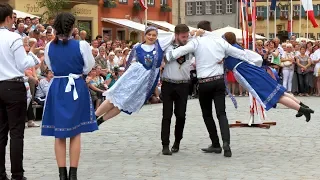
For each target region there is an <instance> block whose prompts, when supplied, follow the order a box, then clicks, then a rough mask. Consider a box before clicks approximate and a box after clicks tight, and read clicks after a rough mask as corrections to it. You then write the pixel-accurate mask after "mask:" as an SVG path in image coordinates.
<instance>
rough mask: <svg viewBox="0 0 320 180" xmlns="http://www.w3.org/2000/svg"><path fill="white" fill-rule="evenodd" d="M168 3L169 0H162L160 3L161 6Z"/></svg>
mask: <svg viewBox="0 0 320 180" xmlns="http://www.w3.org/2000/svg"><path fill="white" fill-rule="evenodd" d="M166 4H168V3H167V0H160V5H161V6H163V5H166Z"/></svg>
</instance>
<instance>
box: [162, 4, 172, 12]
mask: <svg viewBox="0 0 320 180" xmlns="http://www.w3.org/2000/svg"><path fill="white" fill-rule="evenodd" d="M160 11H161V12H171V7H170V6H169V5H168V4H164V5H162V6H161V8H160Z"/></svg>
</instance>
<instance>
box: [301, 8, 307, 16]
mask: <svg viewBox="0 0 320 180" xmlns="http://www.w3.org/2000/svg"><path fill="white" fill-rule="evenodd" d="M301 17H306V10H304V8H303V6H301Z"/></svg>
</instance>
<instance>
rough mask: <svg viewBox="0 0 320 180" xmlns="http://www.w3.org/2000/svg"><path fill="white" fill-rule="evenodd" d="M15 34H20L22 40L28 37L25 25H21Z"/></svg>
mask: <svg viewBox="0 0 320 180" xmlns="http://www.w3.org/2000/svg"><path fill="white" fill-rule="evenodd" d="M14 32H15V33H18V34H19V35H20V36H21V37H22V38H24V37H26V36H27V35H26V34H25V33H24V24H23V23H19V24H18V28H17V30H15V31H14Z"/></svg>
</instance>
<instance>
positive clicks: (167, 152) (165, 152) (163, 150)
mask: <svg viewBox="0 0 320 180" xmlns="http://www.w3.org/2000/svg"><path fill="white" fill-rule="evenodd" d="M162 154H163V155H169V156H170V155H172V152H171V151H170V149H169V146H167V145H165V146H163V148H162Z"/></svg>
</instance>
